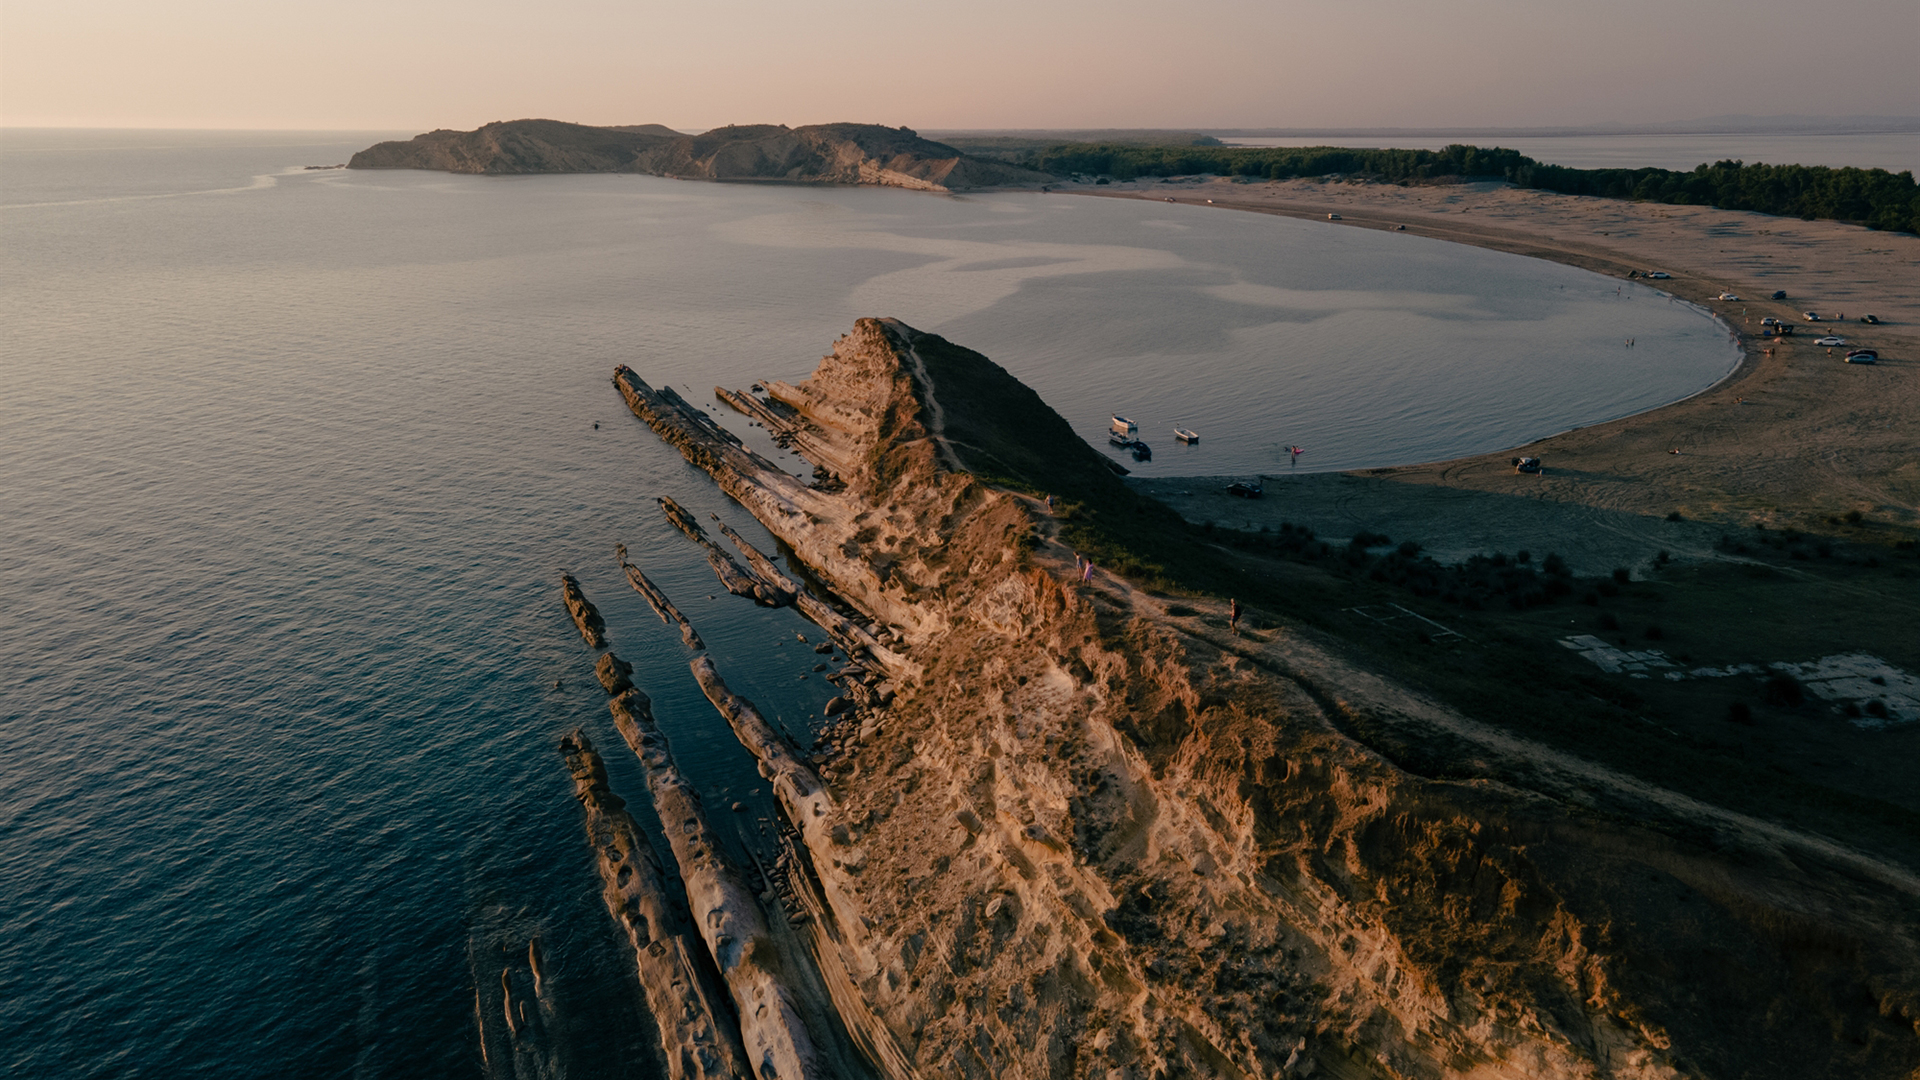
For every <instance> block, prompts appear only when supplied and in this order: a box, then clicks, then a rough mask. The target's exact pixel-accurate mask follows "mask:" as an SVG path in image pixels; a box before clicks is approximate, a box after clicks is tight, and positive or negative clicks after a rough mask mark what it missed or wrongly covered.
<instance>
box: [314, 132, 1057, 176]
mask: <svg viewBox="0 0 1920 1080" xmlns="http://www.w3.org/2000/svg"><path fill="white" fill-rule="evenodd" d="M347 167H348V168H350V169H434V170H438V171H442V172H462V173H488V174H512V173H579V172H634V173H649V174H652V175H654V176H671V177H677V178H680V179H687V180H758V181H778V182H784V183H811V184H878V185H884V186H888V187H906V188H916V189H920V190H926V191H949V190H960V189H964V188H979V187H992V186H997V185H1009V184H1031V183H1038V182H1040V181H1043V180H1046V179H1047V177H1045V176H1043V175H1042V174H1040V173H1036V172H1033V171H1031V170H1028V169H1022V168H1018V167H1016V166H1012V165H1006V164H1002V163H1000V162H994V161H986V160H982V159H979V158H974V157H969V156H967V155H965V154H962V153H961V152H960V151H958V150H955V149H954V148H953V147H951V146H947V145H945V144H942V143H937V142H931V141H929V140H926V139H922V138H921V137H919V136H918V135H916V134H914V133H913V132H912V131H910V130H908V129H906V128H889V127H881V126H879V125H877V124H815V125H812V126H808V127H799V128H788V127H784V126H782V125H779V124H749V125H744V126H729V127H723V128H715V129H714V130H712V131H709V132H705V133H703V134H700V135H683V134H681V133H680V132H677V131H673V130H672V129H670V128H664V127H661V126H660V125H658V124H641V125H635V126H629V127H587V126H585V125H581V124H568V123H563V122H561V121H558V120H510V121H502V122H496V123H492V124H488V125H486V126H485V127H481V128H479V129H477V130H474V131H448V130H444V129H443V130H439V131H430V132H427V133H426V134H424V135H417V136H415V137H414V138H412V139H411V140H408V141H405V142H384V143H379V144H377V145H374V146H371V147H368V148H367V149H365V150H362V151H360V152H359V153H357V154H355V155H353V158H352V160H351V161H349V162H348V163H347Z"/></svg>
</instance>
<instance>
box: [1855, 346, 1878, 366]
mask: <svg viewBox="0 0 1920 1080" xmlns="http://www.w3.org/2000/svg"><path fill="white" fill-rule="evenodd" d="M1879 362H1880V354H1879V353H1877V352H1875V351H1873V350H1872V349H1855V350H1853V351H1852V352H1850V353H1848V354H1847V363H1849V364H1876V363H1879Z"/></svg>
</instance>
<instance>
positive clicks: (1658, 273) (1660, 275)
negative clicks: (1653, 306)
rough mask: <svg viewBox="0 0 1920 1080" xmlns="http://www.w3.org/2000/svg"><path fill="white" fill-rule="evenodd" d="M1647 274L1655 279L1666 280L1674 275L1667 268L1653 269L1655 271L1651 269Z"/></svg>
mask: <svg viewBox="0 0 1920 1080" xmlns="http://www.w3.org/2000/svg"><path fill="white" fill-rule="evenodd" d="M1647 276H1648V277H1650V278H1652V279H1653V280H1655V281H1665V280H1667V279H1668V278H1670V277H1672V276H1673V275H1672V274H1669V273H1667V272H1666V271H1665V270H1653V271H1649V272H1648V274H1647Z"/></svg>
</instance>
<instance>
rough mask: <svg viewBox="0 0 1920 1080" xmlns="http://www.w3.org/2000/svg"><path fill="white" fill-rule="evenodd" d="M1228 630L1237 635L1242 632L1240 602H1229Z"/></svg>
mask: <svg viewBox="0 0 1920 1080" xmlns="http://www.w3.org/2000/svg"><path fill="white" fill-rule="evenodd" d="M1227 629H1229V630H1231V631H1233V632H1234V633H1236V634H1237V633H1239V632H1240V601H1238V600H1228V601H1227Z"/></svg>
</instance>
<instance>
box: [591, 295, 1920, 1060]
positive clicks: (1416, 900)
mask: <svg viewBox="0 0 1920 1080" xmlns="http://www.w3.org/2000/svg"><path fill="white" fill-rule="evenodd" d="M615 381H616V384H617V385H618V386H619V387H620V389H621V391H622V393H623V394H624V395H625V396H626V398H627V401H628V403H629V405H630V406H632V407H633V409H634V411H635V412H636V413H637V414H638V415H640V416H641V417H642V418H644V419H646V420H647V421H648V423H649V424H651V425H652V426H653V427H654V429H655V430H656V431H657V432H659V433H660V434H661V435H662V437H664V438H666V439H668V440H669V441H670V442H672V443H674V444H675V445H676V446H678V447H679V448H680V449H681V450H682V452H683V453H684V454H685V455H686V457H687V458H688V460H690V461H692V462H693V463H694V464H696V465H699V466H700V467H702V468H704V469H706V470H707V471H708V472H709V474H710V475H712V476H713V477H714V479H715V480H716V482H717V483H719V484H720V486H721V487H722V488H723V489H725V490H726V491H727V492H729V493H730V494H731V495H733V496H734V497H735V498H736V499H737V500H739V501H740V503H741V504H742V505H743V506H745V507H746V508H747V509H748V510H749V511H751V512H752V513H753V514H754V515H755V516H756V517H758V518H759V519H760V520H761V521H762V522H763V523H764V524H765V525H766V526H767V528H768V529H769V530H770V531H771V532H773V533H774V534H775V535H776V536H778V537H779V538H780V539H781V540H782V541H783V542H784V543H785V544H787V545H788V546H789V547H790V548H791V549H792V551H793V552H794V553H795V555H796V557H798V558H799V559H800V560H802V561H803V562H805V563H806V564H807V565H808V566H809V568H810V569H811V570H812V572H813V573H814V575H816V576H817V578H818V579H819V580H820V581H822V582H824V583H826V584H827V585H828V586H829V587H831V588H832V589H833V590H835V591H836V592H837V593H838V594H839V595H840V596H841V597H842V598H844V599H845V600H846V601H848V602H849V603H851V604H852V605H854V606H855V607H858V608H859V609H860V610H861V611H862V612H864V613H866V614H867V615H868V616H871V617H872V618H874V619H876V620H878V621H879V622H881V623H884V624H886V626H887V627H890V628H891V629H890V630H889V629H885V628H883V629H882V630H881V631H880V638H883V639H884V642H885V644H884V645H882V643H881V640H879V639H876V640H875V641H874V644H875V646H876V652H875V656H874V658H875V662H876V664H877V665H879V666H881V667H883V668H884V669H885V670H886V671H887V673H888V674H889V676H890V680H891V685H890V686H889V690H890V696H888V697H885V698H881V697H875V698H873V699H871V700H869V701H864V702H863V703H862V707H861V708H860V710H859V711H858V713H857V714H856V715H855V716H854V717H852V718H851V719H850V720H849V721H848V722H846V723H845V724H844V725H843V727H842V728H841V729H840V732H839V733H838V734H837V735H836V736H835V739H834V741H833V750H832V752H831V754H829V755H828V756H826V757H825V758H824V760H822V761H821V762H820V763H819V765H818V772H817V778H818V783H819V785H820V786H818V787H817V788H816V787H810V786H809V785H810V784H812V783H814V781H813V780H812V779H810V778H811V777H813V776H815V775H816V774H815V773H813V772H812V771H811V768H812V766H810V765H808V764H806V763H802V762H800V761H799V760H798V759H796V758H795V757H794V756H793V755H792V754H791V753H790V752H789V750H788V749H786V748H784V747H783V746H781V745H778V740H772V741H769V740H768V739H766V738H761V737H759V736H758V735H754V736H753V737H749V734H743V735H742V741H743V744H744V745H746V746H747V747H748V748H749V749H750V750H753V751H754V752H755V754H756V756H758V757H760V759H761V764H762V768H763V771H766V772H767V774H768V775H769V776H773V777H782V776H784V777H787V778H788V780H787V781H786V782H787V783H788V786H789V787H790V788H791V790H790V791H785V792H783V793H782V797H783V802H784V804H785V809H786V811H787V813H788V814H789V816H790V817H793V818H794V822H793V823H794V825H795V826H796V829H797V835H798V837H799V838H800V841H801V842H802V844H803V846H804V850H805V851H806V852H807V854H808V855H809V856H810V859H811V863H812V868H811V874H810V875H804V876H806V877H807V878H808V882H809V884H810V885H811V883H813V882H817V888H810V890H809V895H811V896H812V897H813V898H814V902H815V903H816V904H817V905H818V907H819V908H820V916H821V919H820V921H821V923H822V924H823V927H822V931H821V932H820V933H818V934H817V935H816V936H815V945H816V947H817V948H819V949H820V950H822V951H823V952H825V953H828V954H831V955H830V956H829V957H828V960H827V961H823V964H822V967H823V969H829V968H831V969H833V970H840V971H844V973H845V982H844V985H841V986H838V987H837V989H836V993H835V1003H836V1005H837V1006H838V1007H839V1009H840V1011H841V1012H842V1014H843V1015H846V1016H847V1017H848V1019H847V1024H848V1027H849V1028H852V1029H857V1030H864V1031H868V1032H870V1034H869V1035H868V1036H867V1037H866V1040H865V1043H866V1045H869V1046H871V1045H876V1044H877V1045H880V1046H882V1047H883V1048H884V1051H885V1052H884V1053H883V1054H881V1055H879V1056H881V1057H882V1058H883V1059H884V1060H883V1061H882V1062H881V1067H882V1069H883V1071H884V1072H886V1073H887V1074H889V1075H896V1076H904V1075H916V1074H917V1075H922V1076H928V1077H933V1076H942V1077H944V1076H978V1077H989V1076H996V1077H1042V1076H1045V1077H1116V1078H1117V1077H1142V1078H1145V1077H1158V1076H1179V1075H1208V1076H1306V1075H1316V1076H1336V1077H1394V1078H1423V1080H1424V1078H1440V1077H1513V1078H1521V1077H1680V1076H1712V1077H1802V1076H1881V1077H1894V1076H1908V1075H1911V1074H1912V1072H1913V1070H1914V1069H1915V1068H1917V1067H1920V1032H1917V1030H1916V1022H1917V1021H1920V949H1917V948H1916V941H1915V926H1916V917H1915V916H1916V911H1917V910H1920V882H1916V880H1915V879H1914V877H1913V876H1912V875H1911V874H1910V873H1908V872H1907V871H1906V870H1905V869H1904V868H1902V867H1899V866H1894V865H1890V864H1886V863H1883V862H1878V861H1875V860H1874V859H1871V858H1869V857H1866V856H1862V855H1859V854H1857V853H1854V852H1851V851H1849V850H1847V849H1845V848H1843V847H1841V846H1839V845H1836V844H1834V843H1832V842H1831V841H1827V840H1825V839H1822V838H1819V837H1814V836H1809V835H1801V834H1797V833H1794V832H1793V831H1791V830H1789V829H1786V828H1783V827H1780V826H1777V825H1770V824H1766V823H1762V822H1758V821H1754V820H1751V819H1748V818H1743V817H1741V816H1739V815H1737V814H1733V813H1730V812H1727V811H1724V810H1721V809H1719V808H1716V807H1713V806H1709V805H1706V804H1702V803H1699V802H1696V801H1693V800H1690V799H1688V798H1685V797H1683V796H1679V795H1676V794H1674V793H1672V792H1667V791H1663V790H1660V789H1657V788H1652V787H1649V786H1648V785H1646V784H1644V783H1641V782H1638V781H1635V780H1633V779H1631V778H1628V777H1624V776H1621V775H1618V774H1615V773H1612V772H1610V771H1608V770H1607V769H1605V768H1602V767H1599V766H1596V765H1592V764H1590V763H1587V762H1584V761H1581V760H1578V759H1575V758H1571V757H1568V756H1566V755H1563V754H1559V753H1557V752H1554V751H1552V750H1549V749H1546V748H1544V747H1539V746H1536V745H1533V744H1529V743H1526V742H1524V741H1522V740H1519V739H1516V738H1514V737H1512V736H1511V735H1508V734H1503V733H1499V732H1494V731H1491V730H1488V729H1485V728H1483V727H1481V726H1479V725H1476V724H1475V723H1473V722H1472V721H1470V720H1468V719H1466V718H1464V717H1462V716H1460V715H1459V714H1457V713H1455V712H1453V711H1452V710H1450V709H1448V708H1447V707H1445V706H1444V705H1442V704H1439V703H1437V702H1434V701H1431V700H1427V699H1425V698H1423V697H1421V696H1420V695H1418V694H1415V693H1412V692H1410V691H1408V690H1406V689H1404V688H1402V687H1399V686H1396V685H1394V684H1393V683H1392V682H1391V681H1389V680H1387V679H1384V678H1381V677H1379V676H1377V675H1375V674H1373V673H1371V672H1369V671H1367V670H1366V669H1365V668H1364V667H1363V666H1362V665H1360V664H1357V663H1356V662H1355V661H1354V660H1353V659H1351V658H1350V657H1349V656H1348V655H1347V654H1346V653H1345V652H1343V651H1342V649H1341V648H1340V647H1339V646H1338V644H1337V643H1334V642H1329V641H1326V640H1324V639H1321V638H1319V637H1317V636H1316V635H1313V634H1311V633H1309V632H1307V631H1304V630H1301V629H1298V628H1294V627H1288V626H1277V627H1275V626H1269V627H1267V628H1263V629H1248V630H1242V631H1241V632H1240V633H1237V634H1236V633H1233V632H1230V631H1228V630H1227V629H1226V628H1225V625H1224V621H1223V620H1213V621H1209V620H1208V619H1205V618H1194V617H1191V616H1193V615H1194V609H1195V608H1198V609H1201V614H1203V615H1204V614H1213V613H1215V609H1216V608H1221V607H1224V605H1222V604H1219V603H1217V602H1215V601H1211V600H1206V599H1203V598H1194V597H1182V598H1180V599H1179V602H1178V603H1177V604H1176V603H1174V602H1172V601H1171V600H1170V599H1169V598H1167V597H1163V596H1159V595H1155V594H1151V593H1148V592H1146V591H1144V590H1142V589H1140V588H1137V587H1135V586H1134V585H1132V584H1129V583H1128V582H1126V581H1123V580H1120V579H1117V578H1114V577H1111V576H1108V575H1107V574H1105V573H1103V572H1098V571H1095V572H1091V573H1088V572H1085V571H1082V570H1081V569H1080V568H1079V566H1078V565H1077V559H1076V557H1075V556H1074V554H1073V553H1072V552H1071V551H1069V550H1068V549H1066V548H1065V547H1063V546H1061V545H1060V544H1059V543H1058V542H1057V539H1056V537H1057V535H1058V521H1057V520H1056V519H1055V518H1054V517H1053V516H1052V514H1051V513H1050V511H1049V510H1048V509H1047V507H1046V506H1045V505H1044V503H1043V502H1042V501H1040V500H1038V499H1035V498H1032V497H1029V496H1027V495H1023V494H1019V493H1018V492H1016V491H1014V490H1010V489H1009V488H1008V487H1007V486H995V485H993V484H989V483H988V482H987V481H986V480H984V479H982V477H983V476H992V477H996V478H1000V479H1002V480H1005V481H1006V482H1008V483H1011V484H1013V485H1015V486H1019V482H1020V479H1021V478H1023V477H1024V478H1027V479H1029V480H1031V479H1032V478H1034V477H1035V476H1038V475H1045V476H1047V477H1050V478H1052V479H1054V480H1057V481H1059V482H1060V483H1061V484H1063V485H1068V486H1072V487H1074V488H1075V489H1076V490H1077V491H1080V492H1083V493H1092V495H1091V496H1089V497H1097V495H1098V493H1100V492H1101V491H1104V490H1108V488H1109V486H1110V485H1112V484H1113V480H1112V476H1111V474H1110V473H1109V472H1108V471H1107V470H1106V468H1105V466H1104V465H1103V463H1102V461H1101V459H1100V458H1099V457H1098V455H1096V454H1094V453H1093V451H1092V450H1091V449H1090V448H1087V447H1085V445H1084V444H1083V443H1079V442H1078V440H1077V439H1075V438H1073V437H1072V433H1071V432H1070V431H1068V430H1067V429H1066V426H1065V424H1064V422H1063V421H1060V419H1059V418H1058V417H1057V416H1053V415H1052V414H1051V412H1049V411H1047V410H1045V408H1044V406H1043V405H1040V404H1039V403H1038V399H1037V398H1036V397H1034V396H1033V395H1032V393H1031V391H1029V390H1027V389H1026V388H1025V387H1023V386H1021V385H1020V384H1019V383H1018V382H1017V381H1015V380H1013V379H1012V378H1011V377H1010V376H1008V375H1007V374H1006V372H1004V371H1003V370H1001V369H999V368H998V367H997V366H995V365H993V364H992V363H991V362H990V361H988V360H987V359H986V358H984V357H980V356H978V355H977V354H973V353H969V352H967V351H966V350H964V349H959V348H957V347H955V346H953V345H951V344H950V343H947V342H945V341H943V340H941V339H939V338H935V337H931V336H928V335H922V334H920V333H918V332H917V331H914V330H913V329H911V328H910V327H907V326H905V325H903V324H900V323H898V322H893V321H890V320H873V319H865V320H861V321H860V322H859V323H858V324H857V325H856V327H855V328H854V330H853V332H852V333H850V334H848V335H847V336H846V337H844V338H842V339H841V340H840V341H839V342H838V343H836V345H835V348H834V351H833V353H832V354H831V355H829V356H828V357H826V358H825V359H824V360H823V361H822V362H821V364H820V366H819V368H818V370H816V372H815V373H814V374H813V376H812V377H811V378H809V379H807V380H805V381H803V382H801V383H798V384H792V385H788V384H782V383H769V384H767V386H766V391H767V394H768V397H769V398H770V399H771V400H770V401H758V399H754V400H752V401H749V402H746V404H747V405H748V407H750V408H753V409H755V410H756V413H755V415H756V417H757V418H759V419H761V420H762V421H763V422H768V423H769V427H770V429H773V431H774V434H775V435H776V437H778V438H779V439H781V440H782V442H783V444H785V445H792V446H794V447H796V448H798V449H800V450H801V451H802V452H803V453H804V454H805V455H806V456H807V457H808V458H809V459H810V460H812V461H813V462H814V463H815V464H816V465H817V466H819V467H820V473H819V475H820V476H821V477H822V482H820V483H817V484H813V485H808V484H803V483H802V482H800V481H798V480H796V479H794V478H793V477H791V476H789V475H788V474H786V473H784V472H782V471H781V470H779V469H777V468H775V467H773V466H772V465H771V463H768V462H766V461H764V460H763V459H760V458H758V457H757V456H756V455H754V454H752V453H751V452H750V451H747V450H746V449H744V448H743V447H741V446H740V445H739V444H738V442H737V440H733V439H732V438H731V437H730V436H728V435H726V433H725V432H724V431H722V430H721V429H720V428H718V427H717V426H716V425H714V424H713V423H712V422H711V421H710V420H708V419H707V418H706V417H704V416H702V415H701V412H700V410H698V409H696V408H693V407H692V406H691V405H689V404H687V403H686V402H684V401H683V400H681V399H680V398H679V397H678V395H675V394H673V392H672V391H670V390H660V391H656V390H654V389H653V388H651V387H649V386H647V385H646V384H645V382H644V381H643V380H641V379H640V377H639V376H638V375H637V374H635V373H633V372H631V371H628V370H626V369H624V368H623V369H621V371H620V372H618V373H617V374H616V379H615ZM1049 425H1053V426H1049ZM1076 445H1077V446H1078V447H1079V450H1080V451H1084V453H1077V452H1075V451H1074V450H1073V449H1072V447H1074V446H1076ZM1037 447H1039V448H1046V449H1045V450H1044V451H1041V450H1036V448H1037ZM1039 458H1044V460H1040V459H1039ZM1049 489H1052V488H1051V485H1050V487H1049ZM1117 497H1118V496H1117V495H1116V498H1117ZM1216 623H1217V625H1216ZM709 696H710V697H714V698H715V701H716V704H722V703H723V702H724V701H725V700H727V699H726V697H725V695H724V687H722V688H721V690H720V691H718V692H716V691H715V690H714V689H713V688H712V687H709ZM723 711H725V708H724V706H723ZM730 719H735V728H736V731H742V727H741V725H740V723H739V722H738V720H737V719H736V718H735V717H732V716H730ZM1383 727H1384V728H1392V729H1394V730H1396V731H1397V732H1399V733H1401V734H1402V735H1403V736H1405V737H1410V738H1426V737H1432V738H1436V739H1444V740H1446V741H1447V744H1448V745H1450V746H1452V747H1455V748H1456V751H1455V755H1454V756H1455V761H1454V764H1453V765H1452V766H1451V767H1450V768H1449V769H1447V770H1446V772H1445V775H1444V776H1439V775H1435V776H1421V775H1415V774H1413V773H1411V772H1408V771H1406V770H1404V769H1402V768H1399V767H1397V766H1395V765H1394V764H1393V763H1392V762H1390V761H1389V760H1387V759H1386V758H1385V757H1383V756H1382V755H1381V754H1379V753H1377V752H1376V751H1375V750H1374V749H1372V748H1371V747H1370V746H1369V745H1368V744H1367V743H1366V742H1365V741H1363V740H1362V739H1361V738H1359V737H1358V736H1357V734H1356V733H1358V732H1364V731H1367V730H1378V729H1381V728H1383ZM1520 778H1523V779H1520ZM778 786H779V785H778V784H776V787H778ZM829 961H830V962H829ZM849 1014H854V1015H849Z"/></svg>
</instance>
